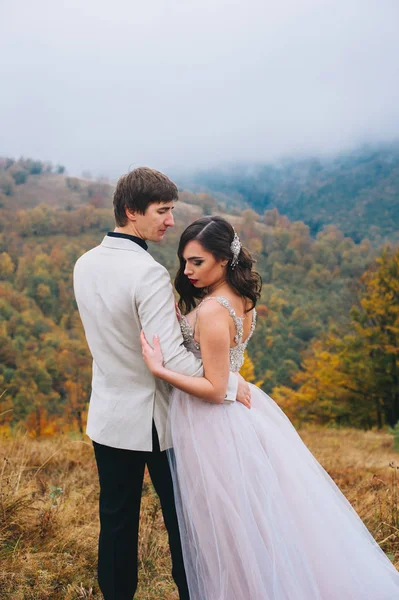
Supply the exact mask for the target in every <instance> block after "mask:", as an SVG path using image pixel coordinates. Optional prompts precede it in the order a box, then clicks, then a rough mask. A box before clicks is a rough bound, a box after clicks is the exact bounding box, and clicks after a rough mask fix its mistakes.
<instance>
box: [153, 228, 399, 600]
mask: <svg viewBox="0 0 399 600" xmlns="http://www.w3.org/2000/svg"><path fill="white" fill-rule="evenodd" d="M178 255H179V259H180V270H179V273H178V275H177V277H176V289H177V291H178V292H179V294H180V302H179V306H180V307H181V308H182V309H183V311H185V312H188V314H187V315H186V316H185V317H181V320H180V323H181V327H182V332H183V336H184V339H185V343H186V345H187V346H188V347H189V348H190V349H191V350H192V351H193V352H194V353H196V354H197V355H198V356H201V357H202V360H203V364H204V377H202V378H199V377H197V378H196V377H192V378H191V377H188V376H184V375H179V374H177V373H174V372H172V371H168V370H166V369H165V368H164V367H163V364H162V352H161V348H160V346H159V342H158V341H157V339H156V338H155V339H154V348H152V346H151V345H150V344H149V343H148V342H147V341H146V340H145V337H144V335H142V344H143V356H144V359H145V360H146V362H147V365H148V366H149V368H150V369H151V370H152V372H153V373H154V374H155V375H156V376H158V377H160V378H162V379H164V380H165V381H168V382H169V383H170V384H171V385H172V386H174V389H173V392H172V395H171V402H170V410H169V417H168V424H169V433H170V436H171V441H172V445H173V449H172V450H170V451H169V458H170V464H171V468H172V474H173V478H174V486H175V496H176V505H177V511H178V518H179V527H180V531H181V537H182V545H183V554H184V561H185V566H186V572H187V579H188V584H189V590H190V598H191V600H394V599H396V598H398V599H399V573H398V572H397V571H396V569H395V568H394V566H393V565H392V563H391V562H390V560H389V559H388V558H387V557H386V555H385V554H384V552H383V551H382V550H381V549H380V547H379V546H378V544H377V543H376V542H375V540H374V539H373V537H372V536H371V535H370V533H369V532H368V530H367V528H366V527H365V525H364V524H363V523H362V521H361V519H360V518H359V517H358V515H357V513H356V512H355V510H354V509H353V508H352V506H351V505H350V503H349V502H348V501H347V500H346V498H345V496H344V495H343V494H342V493H341V492H340V490H339V489H338V487H337V486H336V485H335V483H334V482H333V480H332V479H331V478H330V476H329V475H328V474H327V473H326V471H325V470H324V469H323V468H322V467H321V465H320V464H319V463H318V462H317V460H316V459H315V458H314V456H313V455H312V454H311V452H310V451H309V450H308V449H307V447H306V446H305V445H304V443H303V442H302V440H301V438H300V437H299V435H298V434H297V432H296V431H295V429H294V427H293V426H292V424H291V423H290V421H289V420H288V418H287V417H286V416H285V414H284V413H283V412H282V411H281V409H280V408H279V407H278V406H277V404H276V403H275V402H274V401H273V400H272V398H270V397H269V396H268V395H267V394H265V393H264V392H263V391H262V390H260V389H258V388H257V387H255V386H252V385H251V409H250V410H249V409H248V408H246V407H245V406H244V405H243V404H240V403H238V402H235V403H232V404H226V403H224V402H223V400H224V394H225V389H226V386H227V379H228V374H229V370H232V371H238V370H239V369H240V367H241V366H242V363H243V359H244V350H245V348H246V346H247V343H248V341H249V339H250V337H251V335H252V333H253V331H254V328H255V322H256V310H255V304H256V300H257V299H258V297H259V293H260V278H259V276H258V275H257V273H256V272H255V271H254V270H253V260H252V259H251V257H250V255H249V253H248V252H247V251H246V250H245V249H244V248H242V247H241V243H240V241H239V239H238V236H237V235H236V234H235V232H234V229H233V228H232V226H231V225H230V224H229V223H228V222H227V221H225V220H224V219H222V218H221V217H204V218H202V219H199V220H198V221H195V222H194V223H193V224H191V225H190V226H189V227H188V228H187V229H186V230H185V231H184V233H183V234H182V237H181V240H180V245H179V250H178ZM196 298H197V299H198V298H200V299H201V302H200V303H199V304H198V305H197V306H196V301H195V299H196ZM190 309H194V310H192V312H189V311H190ZM204 400H205V401H204Z"/></svg>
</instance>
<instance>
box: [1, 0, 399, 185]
mask: <svg viewBox="0 0 399 600" xmlns="http://www.w3.org/2000/svg"><path fill="white" fill-rule="evenodd" d="M0 22H1V24H0V38H1V41H0V49H1V52H2V56H3V61H2V64H1V67H0V77H1V82H2V85H1V88H2V92H1V95H0V127H1V129H0V130H1V139H0V154H1V155H5V156H13V157H15V158H17V157H19V156H21V155H24V156H31V157H33V158H37V159H41V160H51V161H53V162H54V163H62V164H64V165H65V166H66V167H67V169H68V172H70V173H73V174H77V175H78V174H80V173H81V172H82V171H83V170H86V171H87V170H89V171H91V172H92V173H93V175H106V176H108V177H111V178H114V177H117V176H118V175H120V174H121V173H123V172H126V171H127V170H128V169H130V168H132V167H134V166H138V165H143V164H147V165H149V166H152V167H155V168H158V169H162V170H166V171H167V170H173V171H176V170H179V171H184V170H185V169H187V170H192V169H196V168H206V167H208V166H215V165H219V164H226V163H229V162H232V161H245V162H250V161H257V162H259V161H270V160H273V159H276V158H279V157H281V156H291V157H293V156H303V155H306V154H313V155H314V154H316V155H317V154H319V155H325V154H328V153H334V152H338V151H341V150H347V149H351V148H354V147H356V146H358V145H361V144H364V143H373V142H375V143H377V142H382V141H389V140H391V139H395V138H398V137H399V36H398V24H399V5H398V3H397V1H396V0H383V1H382V2H381V1H377V0H363V1H361V0H334V1H333V2H330V1H325V2H320V1H316V0H281V1H280V2H278V3H276V2H270V1H268V0H245V1H244V0H237V1H235V2H234V1H232V0H229V1H227V0H202V1H201V2H200V1H199V0H194V1H190V0H186V1H185V2H183V0H180V1H177V0H165V1H162V0H147V1H146V2H141V3H138V2H131V1H125V0H114V1H113V2H106V1H104V0H96V1H95V2H94V1H93V0H86V1H85V2H84V3H82V2H80V1H78V0H70V1H69V2H68V3H66V4H65V3H61V2H59V1H58V0H53V1H48V0H38V1H36V2H34V3H32V2H28V1H27V0H14V1H13V2H12V3H5V2H3V3H2V5H1V7H0Z"/></svg>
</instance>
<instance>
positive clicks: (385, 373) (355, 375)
mask: <svg viewBox="0 0 399 600" xmlns="http://www.w3.org/2000/svg"><path fill="white" fill-rule="evenodd" d="M395 156H396V155H395ZM381 160H382V159H381ZM396 160H397V156H396ZM392 161H393V162H392ZM394 162H395V161H394V159H392V160H391V163H390V164H391V166H392V164H393V163H394ZM395 164H396V163H395ZM374 166H375V165H374ZM345 168H346V171H345V176H346V177H347V178H348V177H349V175H348V173H349V172H350V165H349V163H348V164H346V167H345ZM387 168H388V167H387ZM387 168H385V171H384V173H385V176H387V175H386V171H387ZM392 168H393V167H392ZM320 169H321V167H320V166H317V168H316V167H314V170H315V179H314V190H313V192H314V193H315V190H316V189H319V190H320V186H319V183H320V179H321V178H322V174H321V172H320ZM353 169H355V168H354V167H353ZM280 171H281V170H280ZM380 171H381V170H380ZM267 172H268V171H267V169H264V170H263V171H259V170H258V171H257V172H256V178H255V180H254V182H255V183H254V182H252V183H253V184H252V192H253V193H252V199H254V198H255V200H256V201H254V203H253V204H252V205H251V194H248V196H247V197H246V199H245V201H244V199H243V198H244V195H245V190H246V189H248V186H249V183H248V176H247V175H246V176H245V179H242V180H240V181H241V184H240V185H241V187H239V186H238V184H237V186H236V188H235V190H236V191H235V193H233V192H232V190H231V185H232V183H231V181H230V180H229V185H227V184H226V185H225V186H224V188H223V190H222V191H221V189H220V186H218V185H216V184H215V186H214V188H212V181H215V180H217V181H220V179H221V175H220V174H219V175H218V177H216V175H215V174H213V175H212V177H213V179H212V178H211V177H210V176H208V179H207V180H206V181H205V180H203V182H202V183H203V185H202V187H201V186H200V183H199V179H198V178H197V179H196V180H195V181H194V179H193V185H192V186H191V187H189V185H182V186H181V191H180V199H179V202H178V203H177V205H176V210H175V212H176V227H175V228H174V229H173V230H171V231H170V232H169V233H168V237H167V239H166V241H165V242H163V243H162V244H161V245H157V246H155V245H154V244H153V245H152V246H151V248H150V251H151V252H152V253H153V255H154V257H155V258H156V259H157V260H159V261H160V262H162V263H163V264H164V265H165V266H166V267H167V268H168V270H169V272H170V274H171V276H172V278H173V277H174V274H175V272H176V270H177V260H176V248H177V242H178V238H179V236H180V233H181V231H182V230H183V228H184V227H185V226H187V225H188V224H189V223H190V222H191V221H192V220H194V219H195V218H197V217H199V216H201V215H203V214H222V215H224V216H226V218H228V219H230V221H231V222H232V223H233V224H234V226H235V228H236V230H237V231H238V233H239V235H240V237H241V238H242V241H243V243H244V245H246V246H247V247H248V248H249V249H250V250H251V252H252V253H253V254H254V255H255V256H256V258H257V269H258V271H259V272H260V274H261V276H262V279H263V291H262V298H261V301H260V303H259V306H258V314H259V319H258V325H257V329H256V331H255V334H254V337H253V339H252V341H251V344H250V345H249V347H248V356H247V358H246V362H245V365H244V367H243V373H244V375H245V376H246V377H247V378H248V379H250V380H251V381H253V382H255V383H257V384H258V385H260V386H261V387H262V389H264V390H265V391H266V392H267V393H269V394H270V395H271V396H272V397H273V398H274V399H275V400H276V401H277V402H278V403H279V404H280V406H281V407H282V408H283V409H284V411H285V412H286V413H287V414H288V416H289V417H290V418H291V419H292V420H293V421H294V423H295V424H298V425H300V424H303V423H315V424H330V425H335V426H340V425H344V426H351V427H356V428H363V429H370V428H374V427H377V428H381V427H383V426H385V425H388V426H390V427H394V426H395V424H396V423H397V422H398V421H399V248H398V246H397V232H398V229H399V222H398V221H399V220H398V219H396V220H395V215H396V214H397V207H398V206H399V198H398V197H397V193H398V192H397V188H396V197H395V202H393V201H392V198H391V196H392V193H393V192H392V189H391V188H390V190H389V194H388V195H389V198H390V202H391V204H390V206H391V208H390V211H391V212H390V214H389V216H388V217H386V218H385V221H384V220H383V219H382V217H381V219H380V220H379V223H378V227H379V229H378V232H377V231H376V229H375V227H374V229H373V221H372V219H370V221H369V235H368V231H367V227H366V225H367V223H366V218H365V217H364V214H365V213H364V212H363V213H362V218H361V219H360V221H361V227H359V228H358V229H356V232H355V233H356V234H355V235H353V237H351V235H349V233H348V232H347V231H345V227H343V226H342V224H343V223H345V202H344V200H343V196H345V193H346V192H345V189H343V188H342V182H341V184H340V185H341V187H340V201H339V212H338V213H337V215H338V217H339V218H338V217H337V223H338V224H337V223H334V222H332V219H331V218H330V216H331V213H333V212H334V211H333V206H331V205H332V204H333V202H334V198H333V197H331V196H330V197H329V200H328V201H326V202H327V204H328V206H329V210H328V211H327V212H328V214H327V217H328V218H327V217H326V219H325V222H324V223H323V222H322V221H323V210H322V208H320V206H321V205H320V202H319V205H318V207H319V208H317V207H316V208H315V211H316V210H319V209H320V210H319V212H318V215H317V227H315V219H313V221H311V219H310V218H309V207H308V205H306V206H307V208H306V211H305V212H304V213H303V215H300V217H301V218H299V217H298V210H299V209H298V202H297V204H296V209H295V210H296V212H295V211H294V209H293V208H292V207H291V210H292V211H293V212H294V213H295V214H294V216H295V219H293V218H291V217H290V216H289V215H288V214H287V211H286V210H285V206H286V205H287V202H288V201H287V199H286V197H285V196H284V198H283V196H282V195H281V194H279V195H278V198H280V204H279V203H278V202H277V201H276V202H274V201H273V198H272V197H271V196H270V194H269V196H268V201H267V203H266V205H263V206H262V205H261V202H260V201H259V195H256V194H255V191H257V190H259V189H260V179H261V177H262V176H263V177H264V178H266V179H265V180H266V183H265V185H267ZM354 172H356V173H357V179H356V178H355V175H354V178H355V179H356V182H357V183H356V185H360V184H359V181H358V174H359V168H357V169H355V171H354ZM362 172H363V171H362ZM262 173H263V175H262ZM331 173H332V170H331V169H330V170H329V172H328V177H329V185H330V188H329V189H330V190H331V189H333V186H332V183H331V178H332V174H331ZM390 173H391V172H390ZM395 173H396V171H395ZM280 175H281V173H279V176H280ZM388 175H389V176H390V177H393V175H392V173H391V174H388ZM395 176H396V175H395ZM275 177H276V176H275V174H274V178H275ZM290 177H291V179H290V181H291V182H292V177H293V175H292V173H291V175H290ZM309 178H310V175H309V173H308V176H307V179H306V186H307V187H308V188H309V187H310V186H311V185H313V184H312V182H311V181H310V179H309ZM337 185H338V184H337ZM367 185H369V184H368V183H367V181H366V182H365V184H364V189H363V191H362V194H363V196H362V194H360V195H358V197H363V198H365V197H366V196H367ZM229 186H230V187H229ZM275 187H276V185H275V186H274V188H275ZM380 188H381V189H383V188H382V187H381V186H380ZM287 189H289V187H287ZM375 189H376V188H375ZM375 189H374V192H373V193H375ZM384 189H385V188H384ZM237 190H239V191H237ZM286 191H287V190H286ZM112 192H113V186H112V185H111V184H110V183H109V182H107V181H104V180H96V181H94V180H93V179H92V178H91V177H90V176H89V174H87V176H86V177H81V178H77V177H69V176H68V175H67V174H66V172H65V168H64V167H63V166H62V165H57V166H55V167H54V166H53V165H51V164H49V163H45V162H42V161H36V160H31V159H19V160H13V159H8V158H3V159H1V161H0V315H1V319H0V395H1V398H0V413H1V420H0V428H1V429H2V431H4V432H6V431H12V430H13V429H15V428H18V427H21V426H22V427H23V428H25V429H26V430H27V431H29V433H30V435H32V436H42V435H49V434H52V433H56V432H60V431H64V432H65V431H68V430H76V431H80V432H83V431H84V427H85V418H86V411H87V402H88V398H89V395H90V378H91V360H90V357H89V353H88V349H87V346H86V342H85V338H84V334H83V329H82V326H81V323H80V319H79V315H78V313H77V310H76V304H75V302H74V298H73V292H72V269H73V265H74V263H75V261H76V259H77V258H78V257H79V256H80V255H81V254H82V253H83V252H85V251H86V250H88V249H90V248H91V247H93V246H95V245H97V244H98V243H99V242H101V240H102V238H103V236H104V235H105V233H106V232H107V231H109V230H112V229H113V227H114V225H113V214H112ZM287 193H288V192H287ZM303 193H304V192H303V190H302V191H301V194H303ZM229 194H231V195H229ZM348 194H349V195H350V192H348ZM377 196H378V195H377ZM377 196H375V197H374V196H373V194H372V193H371V192H370V194H369V196H367V198H368V200H367V202H368V211H369V214H370V215H372V214H374V213H375V212H378V197H377ZM301 197H302V196H301ZM320 197H321V196H320V192H319V195H318V198H319V200H320ZM302 199H303V198H302ZM230 200H231V201H230ZM283 200H284V202H283ZM323 202H324V200H323ZM384 202H388V200H386V198H385V200H384ZM384 202H382V204H381V205H380V208H381V211H383V210H385V209H384V206H385V204H384ZM349 204H350V203H349V201H348V217H347V221H346V222H347V223H349V221H350V220H351V224H350V227H347V228H346V229H349V230H350V231H355V229H354V227H353V223H354V220H353V219H354V217H353V215H354V208H353V206H354V205H353V204H352V206H349ZM371 205H372V206H371ZM395 211H396V212H395ZM288 212H289V211H288ZM355 212H356V211H355ZM385 212H386V211H385ZM386 222H389V227H387V228H386V229H384V223H386ZM374 225H375V224H374Z"/></svg>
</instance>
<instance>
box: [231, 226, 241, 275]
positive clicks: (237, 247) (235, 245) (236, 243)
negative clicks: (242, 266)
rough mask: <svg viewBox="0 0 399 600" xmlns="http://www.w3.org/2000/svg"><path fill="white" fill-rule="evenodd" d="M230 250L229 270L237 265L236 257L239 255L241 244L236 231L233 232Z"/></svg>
mask: <svg viewBox="0 0 399 600" xmlns="http://www.w3.org/2000/svg"><path fill="white" fill-rule="evenodd" d="M230 249H231V251H232V253H233V259H232V261H231V265H230V266H231V268H232V269H235V268H236V266H237V263H238V255H239V254H240V251H241V242H240V238H239V237H238V235H237V233H236V231H235V232H234V238H233V241H232V242H231V244H230Z"/></svg>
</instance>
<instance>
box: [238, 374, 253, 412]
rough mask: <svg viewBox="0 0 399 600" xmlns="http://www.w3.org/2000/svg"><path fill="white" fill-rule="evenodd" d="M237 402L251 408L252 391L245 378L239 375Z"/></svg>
mask: <svg viewBox="0 0 399 600" xmlns="http://www.w3.org/2000/svg"><path fill="white" fill-rule="evenodd" d="M237 402H241V404H243V405H244V406H246V407H247V408H251V390H250V387H249V385H248V383H247V382H246V381H245V379H244V377H243V376H242V375H240V374H239V373H238V388H237Z"/></svg>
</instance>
